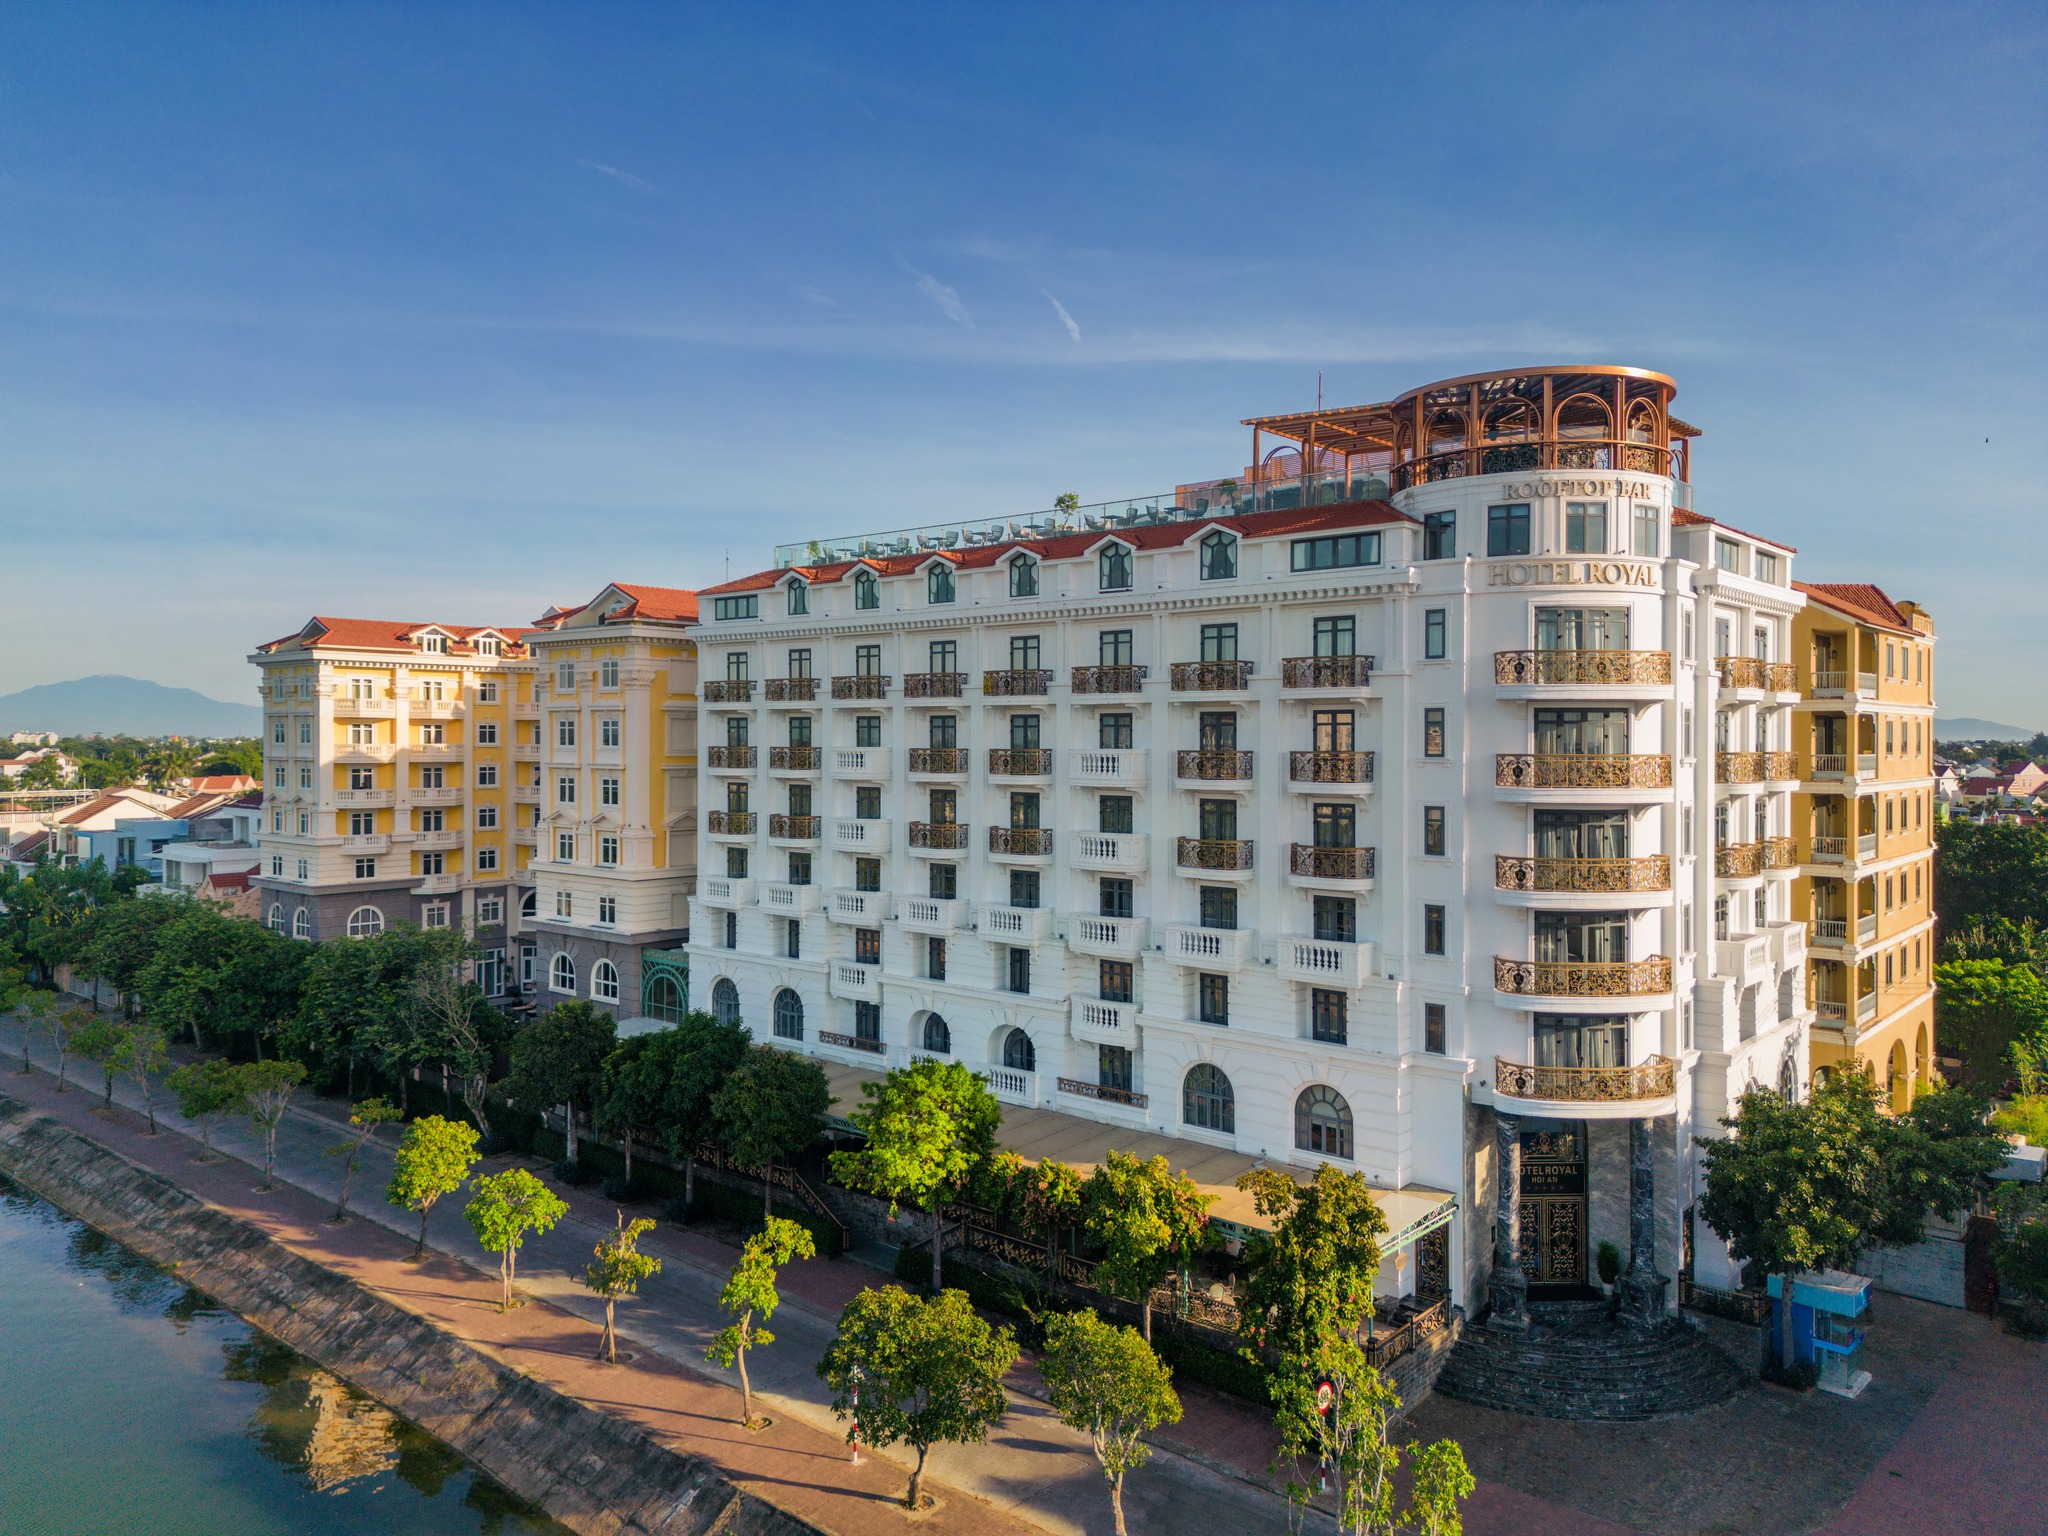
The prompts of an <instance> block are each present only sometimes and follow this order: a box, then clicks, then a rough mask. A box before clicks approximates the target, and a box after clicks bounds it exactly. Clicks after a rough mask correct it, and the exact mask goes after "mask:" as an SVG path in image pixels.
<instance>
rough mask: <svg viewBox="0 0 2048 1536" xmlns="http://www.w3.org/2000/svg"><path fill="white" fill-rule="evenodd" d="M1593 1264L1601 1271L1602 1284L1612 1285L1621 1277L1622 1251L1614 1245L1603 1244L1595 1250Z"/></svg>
mask: <svg viewBox="0 0 2048 1536" xmlns="http://www.w3.org/2000/svg"><path fill="white" fill-rule="evenodd" d="M1593 1264H1594V1267H1595V1268H1597V1269H1598V1270H1599V1271H1600V1283H1601V1284H1602V1285H1612V1284H1614V1282H1615V1281H1616V1280H1617V1279H1618V1278H1619V1277H1620V1275H1621V1250H1620V1249H1619V1248H1617V1247H1615V1246H1614V1244H1612V1243H1602V1244H1601V1245H1600V1246H1599V1247H1598V1248H1596V1249H1594V1250H1593Z"/></svg>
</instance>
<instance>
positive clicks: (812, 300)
mask: <svg viewBox="0 0 2048 1536" xmlns="http://www.w3.org/2000/svg"><path fill="white" fill-rule="evenodd" d="M795 291H796V296H797V297H798V298H800V299H802V300H804V302H806V303H808V304H815V305H817V306H818V308H820V309H837V308H838V307H839V305H838V303H837V301H836V300H834V299H833V297H832V295H831V294H829V293H827V292H826V291H825V290H824V289H822V288H813V287H812V286H811V285H810V284H809V283H798V284H796V285H795Z"/></svg>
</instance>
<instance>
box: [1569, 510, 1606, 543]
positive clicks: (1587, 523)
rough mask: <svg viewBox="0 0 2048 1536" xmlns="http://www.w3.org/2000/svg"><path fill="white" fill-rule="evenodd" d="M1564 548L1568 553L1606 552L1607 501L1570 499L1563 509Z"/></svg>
mask: <svg viewBox="0 0 2048 1536" xmlns="http://www.w3.org/2000/svg"><path fill="white" fill-rule="evenodd" d="M1564 549H1565V553H1566V554H1568V555H1604V554H1606V553H1607V503H1606V502H1604V501H1572V502H1567V503H1565V509H1564Z"/></svg>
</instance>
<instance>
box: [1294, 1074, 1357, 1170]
mask: <svg viewBox="0 0 2048 1536" xmlns="http://www.w3.org/2000/svg"><path fill="white" fill-rule="evenodd" d="M1294 1145H1295V1149H1296V1150H1297V1151H1301V1152H1317V1153H1320V1154H1321V1155H1322V1156H1324V1157H1341V1158H1343V1159H1344V1160H1345V1161H1346V1162H1349V1161H1350V1160H1351V1106H1350V1105H1349V1104H1346V1103H1345V1102H1344V1097H1343V1095H1342V1094H1340V1093H1338V1092H1337V1090H1336V1089H1334V1088H1331V1087H1328V1086H1326V1085H1325V1084H1322V1083H1315V1084H1312V1085H1311V1086H1309V1087H1307V1088H1304V1089H1302V1091H1301V1097H1300V1098H1298V1099H1296V1100H1295V1101H1294Z"/></svg>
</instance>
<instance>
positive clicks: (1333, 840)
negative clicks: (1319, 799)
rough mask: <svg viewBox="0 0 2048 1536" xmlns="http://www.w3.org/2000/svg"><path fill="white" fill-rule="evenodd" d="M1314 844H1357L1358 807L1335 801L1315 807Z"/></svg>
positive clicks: (1340, 846) (1332, 846)
mask: <svg viewBox="0 0 2048 1536" xmlns="http://www.w3.org/2000/svg"><path fill="white" fill-rule="evenodd" d="M1314 827H1315V840H1316V843H1315V845H1316V846H1317V847H1318V848H1355V847H1357V846H1358V808H1357V807H1356V806H1353V805H1349V804H1345V803H1341V802H1337V803H1326V804H1322V805H1318V806H1316V807H1315V812H1314Z"/></svg>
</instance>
